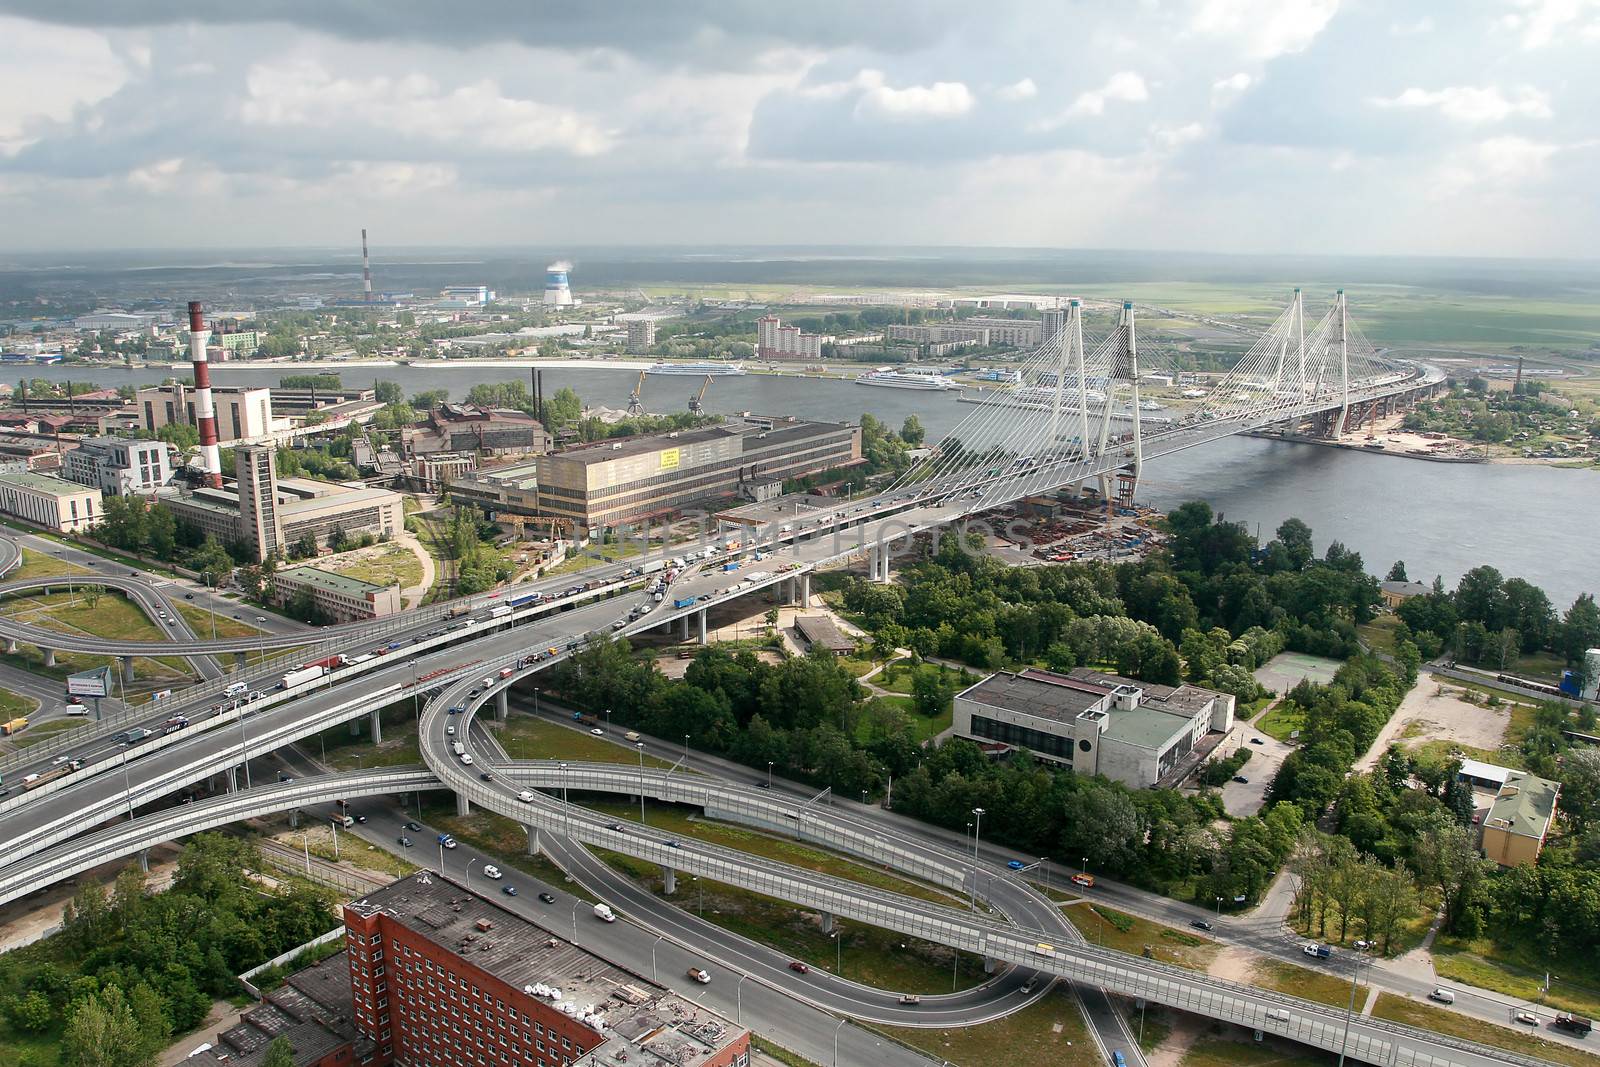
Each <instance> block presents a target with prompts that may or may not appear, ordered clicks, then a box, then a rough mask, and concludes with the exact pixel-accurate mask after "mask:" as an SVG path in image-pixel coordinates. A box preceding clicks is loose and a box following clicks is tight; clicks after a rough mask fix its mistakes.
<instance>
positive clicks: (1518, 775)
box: [1479, 771, 1561, 867]
mask: <svg viewBox="0 0 1600 1067" xmlns="http://www.w3.org/2000/svg"><path fill="white" fill-rule="evenodd" d="M1560 799H1561V783H1560V782H1552V781H1550V779H1548V778H1540V777H1539V776H1538V775H1536V774H1529V773H1527V772H1526V771H1510V772H1508V773H1507V774H1506V777H1505V782H1504V783H1503V784H1502V785H1501V786H1500V791H1499V792H1498V793H1496V794H1495V798H1494V803H1493V804H1491V805H1489V811H1488V813H1487V814H1486V815H1484V816H1483V819H1482V821H1481V822H1480V824H1479V826H1480V832H1481V834H1482V837H1481V839H1480V842H1479V844H1480V847H1481V848H1482V849H1483V854H1484V855H1485V856H1486V857H1488V858H1489V859H1491V860H1493V861H1494V862H1496V863H1498V864H1499V865H1500V866H1502V867H1531V866H1533V865H1534V864H1535V863H1537V862H1539V853H1540V852H1542V851H1544V843H1545V839H1546V838H1548V837H1549V836H1550V827H1551V826H1552V825H1553V824H1554V823H1555V821H1556V808H1557V806H1558V805H1559V803H1560Z"/></svg>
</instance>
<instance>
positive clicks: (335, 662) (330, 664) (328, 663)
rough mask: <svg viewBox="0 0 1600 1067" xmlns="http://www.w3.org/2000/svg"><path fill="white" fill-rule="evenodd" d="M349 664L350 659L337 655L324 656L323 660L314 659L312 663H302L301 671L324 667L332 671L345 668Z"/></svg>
mask: <svg viewBox="0 0 1600 1067" xmlns="http://www.w3.org/2000/svg"><path fill="white" fill-rule="evenodd" d="M349 662H350V660H349V658H348V657H346V656H344V655H341V654H338V653H335V654H334V655H332V656H324V657H322V658H321V659H314V660H312V661H311V662H310V663H302V664H301V665H300V669H301V670H304V669H305V668H307V667H323V668H326V669H327V670H330V671H331V670H334V669H335V668H337V667H343V666H344V665H345V664H347V663H349Z"/></svg>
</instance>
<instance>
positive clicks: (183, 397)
mask: <svg viewBox="0 0 1600 1067" xmlns="http://www.w3.org/2000/svg"><path fill="white" fill-rule="evenodd" d="M211 399H212V403H213V404H214V405H215V407H216V413H217V441H218V442H219V443H221V444H230V443H232V442H234V441H264V440H267V439H268V438H269V437H270V436H271V434H272V430H273V424H272V390H271V389H268V388H266V387H265V386H230V385H216V386H212V388H211ZM134 404H135V405H136V407H137V408H138V411H139V414H140V417H141V419H142V420H143V425H144V428H145V429H146V430H149V431H151V432H152V433H154V432H155V431H156V430H159V429H161V427H163V426H166V425H168V424H169V423H177V424H179V425H183V426H198V425H199V423H198V422H197V421H196V415H195V391H194V389H192V388H191V387H189V386H186V385H182V384H180V383H177V382H169V383H168V384H166V385H160V386H155V387H153V388H147V389H140V390H139V392H138V394H137V395H136V396H135V398H134Z"/></svg>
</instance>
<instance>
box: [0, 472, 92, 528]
mask: <svg viewBox="0 0 1600 1067" xmlns="http://www.w3.org/2000/svg"><path fill="white" fill-rule="evenodd" d="M100 504H101V497H100V490H99V489H91V488H88V487H86V486H82V485H78V484H77V483H76V482H69V481H65V480H64V479H61V478H53V477H51V476H50V475H48V474H33V473H31V472H24V471H12V472H10V473H7V474H4V475H0V512H4V513H5V514H7V515H11V516H13V517H15V518H18V519H22V520H24V521H26V522H31V523H33V524H34V525H35V526H43V527H44V528H45V529H47V530H55V531H57V532H58V533H77V532H79V531H80V530H87V529H88V528H89V527H91V526H93V525H94V524H95V523H97V522H99V521H100V515H101V506H100Z"/></svg>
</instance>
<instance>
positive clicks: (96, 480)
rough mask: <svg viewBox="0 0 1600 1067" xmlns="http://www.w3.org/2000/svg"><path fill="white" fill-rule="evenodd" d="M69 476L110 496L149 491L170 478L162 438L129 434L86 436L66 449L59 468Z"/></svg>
mask: <svg viewBox="0 0 1600 1067" xmlns="http://www.w3.org/2000/svg"><path fill="white" fill-rule="evenodd" d="M61 473H62V474H63V475H65V476H66V477H67V479H68V480H70V481H74V482H77V483H78V484H79V485H87V486H92V487H94V488H96V489H98V490H100V491H101V492H102V493H107V494H110V495H111V496H125V495H127V494H129V493H150V492H154V491H155V490H157V489H159V488H161V487H162V486H163V485H166V484H167V483H168V482H170V481H171V480H172V467H171V466H170V465H169V464H168V462H167V443H166V442H165V441H141V440H138V439H136V438H132V437H88V438H85V439H83V440H82V441H79V442H78V447H77V448H75V449H73V450H72V451H70V452H68V453H67V454H66V456H65V458H64V459H63V462H62V472H61Z"/></svg>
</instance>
